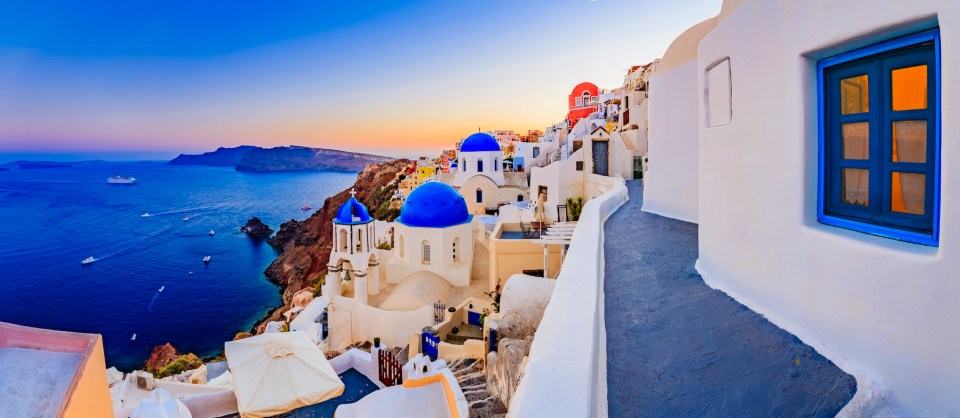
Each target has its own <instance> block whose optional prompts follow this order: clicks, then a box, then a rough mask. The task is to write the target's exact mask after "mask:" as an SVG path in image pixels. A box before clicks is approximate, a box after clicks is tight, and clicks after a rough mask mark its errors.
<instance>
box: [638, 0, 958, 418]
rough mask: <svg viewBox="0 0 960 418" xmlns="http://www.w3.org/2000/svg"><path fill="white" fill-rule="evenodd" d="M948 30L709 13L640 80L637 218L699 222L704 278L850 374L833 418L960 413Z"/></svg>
mask: <svg viewBox="0 0 960 418" xmlns="http://www.w3.org/2000/svg"><path fill="white" fill-rule="evenodd" d="M741 3H742V4H741ZM787 17H788V18H787ZM954 18H960V3H958V2H956V1H954V0H918V1H912V2H883V4H882V6H881V5H879V4H877V2H875V1H870V0H848V1H844V2H832V1H826V0H816V1H808V2H780V1H761V0H745V1H742V2H741V1H736V0H727V1H725V2H724V6H723V9H722V11H721V13H720V14H719V16H718V17H716V18H713V19H709V20H707V21H705V22H702V23H700V24H698V25H696V26H694V27H693V28H691V29H690V30H688V31H687V32H685V33H684V34H682V35H680V37H679V38H677V40H676V41H674V43H673V44H672V45H671V46H670V49H669V50H668V51H667V53H666V54H665V56H664V58H663V62H662V63H661V66H660V69H659V70H658V72H657V74H656V75H654V76H653V78H652V79H651V81H650V171H649V177H648V179H647V183H646V188H645V193H644V210H647V211H651V212H655V213H660V214H664V215H667V216H670V217H674V218H679V219H684V220H689V221H696V222H698V223H699V232H700V235H699V243H700V254H699V260H698V263H697V268H698V270H699V271H700V273H701V274H702V276H703V277H704V279H705V280H706V281H707V283H708V284H710V285H711V286H714V287H716V288H719V289H721V290H724V291H725V292H727V293H729V294H730V295H732V296H734V297H735V298H736V299H737V300H738V301H740V302H741V303H743V304H745V305H747V306H749V307H750V308H751V309H753V310H755V311H757V312H759V313H761V314H763V315H764V316H765V317H767V318H769V319H770V320H771V321H773V322H774V323H776V324H777V325H778V326H780V327H782V328H784V329H786V330H787V331H789V332H791V333H793V334H795V335H797V336H798V337H800V338H801V339H802V340H803V341H804V342H805V343H807V344H809V345H811V346H813V347H814V348H816V349H817V350H818V351H819V352H820V353H822V354H823V355H825V356H826V357H828V358H829V359H830V360H832V361H833V362H834V363H836V364H837V365H838V366H840V367H841V368H843V369H844V370H845V371H847V372H848V373H850V374H853V375H854V376H855V377H856V379H857V385H858V388H857V394H856V396H855V397H854V399H853V400H852V401H851V402H850V404H849V405H848V406H847V407H846V408H845V410H844V411H843V412H842V414H852V415H853V416H953V415H956V414H957V413H958V411H960V397H958V396H957V393H960V360H958V358H957V356H956V353H957V352H958V350H960V328H958V327H956V326H955V325H954V324H953V323H952V320H953V319H954V318H957V317H960V305H958V304H957V300H958V299H960V282H958V281H957V279H958V278H960V252H958V250H957V248H958V247H960V241H958V240H960V222H957V220H956V219H955V218H953V217H952V216H950V215H951V214H953V213H954V211H951V210H950V208H955V207H957V204H956V201H957V199H958V198H960V172H958V171H957V170H954V169H953V168H952V167H954V165H953V164H952V163H953V159H955V158H956V159H957V160H958V161H960V151H958V150H957V148H956V147H954V146H953V144H955V141H951V139H952V137H951V136H952V135H953V134H954V133H956V132H957V131H960V120H957V119H956V118H949V117H946V118H941V117H940V115H953V114H955V113H956V112H954V111H953V110H954V109H957V108H958V100H960V84H958V83H957V81H958V80H960V54H958V51H960V49H958V48H956V47H955V46H956V45H957V43H955V42H954V41H958V40H960V26H958V27H954V26H953V24H956V22H957V21H955V20H953V19H954Z"/></svg>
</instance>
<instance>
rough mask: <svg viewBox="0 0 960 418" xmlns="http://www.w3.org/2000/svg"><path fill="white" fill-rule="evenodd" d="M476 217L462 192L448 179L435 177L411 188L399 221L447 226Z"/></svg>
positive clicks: (432, 226)
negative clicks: (445, 180) (441, 180)
mask: <svg viewBox="0 0 960 418" xmlns="http://www.w3.org/2000/svg"><path fill="white" fill-rule="evenodd" d="M472 219H473V215H471V214H470V213H469V212H467V202H466V201H464V200H463V196H461V195H460V193H458V192H457V191H456V190H454V188H453V187H450V186H448V185H446V184H444V183H441V182H438V181H431V182H429V183H424V184H421V185H420V187H417V188H416V189H413V191H412V192H410V194H409V195H408V196H407V200H406V201H404V202H403V207H402V208H401V209H400V217H399V218H397V222H400V223H402V224H404V225H406V226H413V227H420V228H446V227H448V226H454V225H460V224H462V223H467V222H470V220H472Z"/></svg>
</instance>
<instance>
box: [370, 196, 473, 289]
mask: <svg viewBox="0 0 960 418" xmlns="http://www.w3.org/2000/svg"><path fill="white" fill-rule="evenodd" d="M472 220H473V215H471V214H470V212H469V211H468V210H467V203H466V201H465V199H464V197H463V196H462V195H461V194H460V193H459V192H457V190H456V189H454V188H453V187H451V186H449V185H447V184H444V183H441V182H429V183H424V184H422V185H420V186H419V187H417V188H416V189H414V190H413V191H412V192H410V194H409V195H408V196H407V199H406V200H405V201H404V203H403V207H402V208H401V209H400V217H399V218H397V220H396V222H395V224H394V245H395V249H394V251H393V257H392V258H391V259H390V261H389V262H388V263H387V282H390V283H393V282H399V281H402V280H403V279H404V278H406V277H407V276H409V275H411V274H413V273H417V272H421V271H427V272H432V273H435V274H436V275H438V276H440V277H443V278H444V279H446V280H447V281H448V282H449V283H450V284H451V285H452V286H469V285H470V272H471V267H472V264H473V225H472Z"/></svg>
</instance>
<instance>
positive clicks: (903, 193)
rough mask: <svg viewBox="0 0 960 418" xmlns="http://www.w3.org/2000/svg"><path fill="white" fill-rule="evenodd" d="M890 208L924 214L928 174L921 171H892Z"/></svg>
mask: <svg viewBox="0 0 960 418" xmlns="http://www.w3.org/2000/svg"><path fill="white" fill-rule="evenodd" d="M892 177H893V178H892V179H891V180H892V186H891V188H890V192H891V196H890V210H892V211H894V212H902V213H912V214H914V215H923V211H924V207H923V206H924V201H925V199H926V187H927V176H926V175H925V174H920V173H901V172H896V171H894V172H893V173H892Z"/></svg>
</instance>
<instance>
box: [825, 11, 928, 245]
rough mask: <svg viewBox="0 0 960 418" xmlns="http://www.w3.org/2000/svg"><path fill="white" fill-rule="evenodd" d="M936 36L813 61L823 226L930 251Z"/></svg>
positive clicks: (925, 35)
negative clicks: (817, 90) (816, 81)
mask: <svg viewBox="0 0 960 418" xmlns="http://www.w3.org/2000/svg"><path fill="white" fill-rule="evenodd" d="M939 43H940V39H939V31H938V30H933V31H928V32H923V33H918V34H914V35H909V36H906V37H903V38H898V39H894V40H891V41H887V42H883V43H880V44H877V45H873V46H869V47H866V48H863V49H859V50H855V51H851V52H848V53H845V54H842V55H838V56H835V57H831V58H827V59H824V60H822V61H820V62H819V63H818V71H819V84H820V85H819V87H820V170H819V176H820V179H819V184H818V187H819V188H818V197H819V199H818V200H819V202H818V213H817V218H818V220H819V221H820V222H821V223H824V224H828V225H833V226H838V227H842V228H847V229H852V230H857V231H861V232H866V233H869V234H874V235H880V236H884V237H888V238H893V239H899V240H903V241H908V242H913V243H918V244H924V245H932V246H936V245H938V239H939V206H940V202H939V197H940V196H939V194H940V185H939V159H940V156H939V150H940V127H939V96H940V91H939V84H940V83H939V70H940V68H939Z"/></svg>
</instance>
